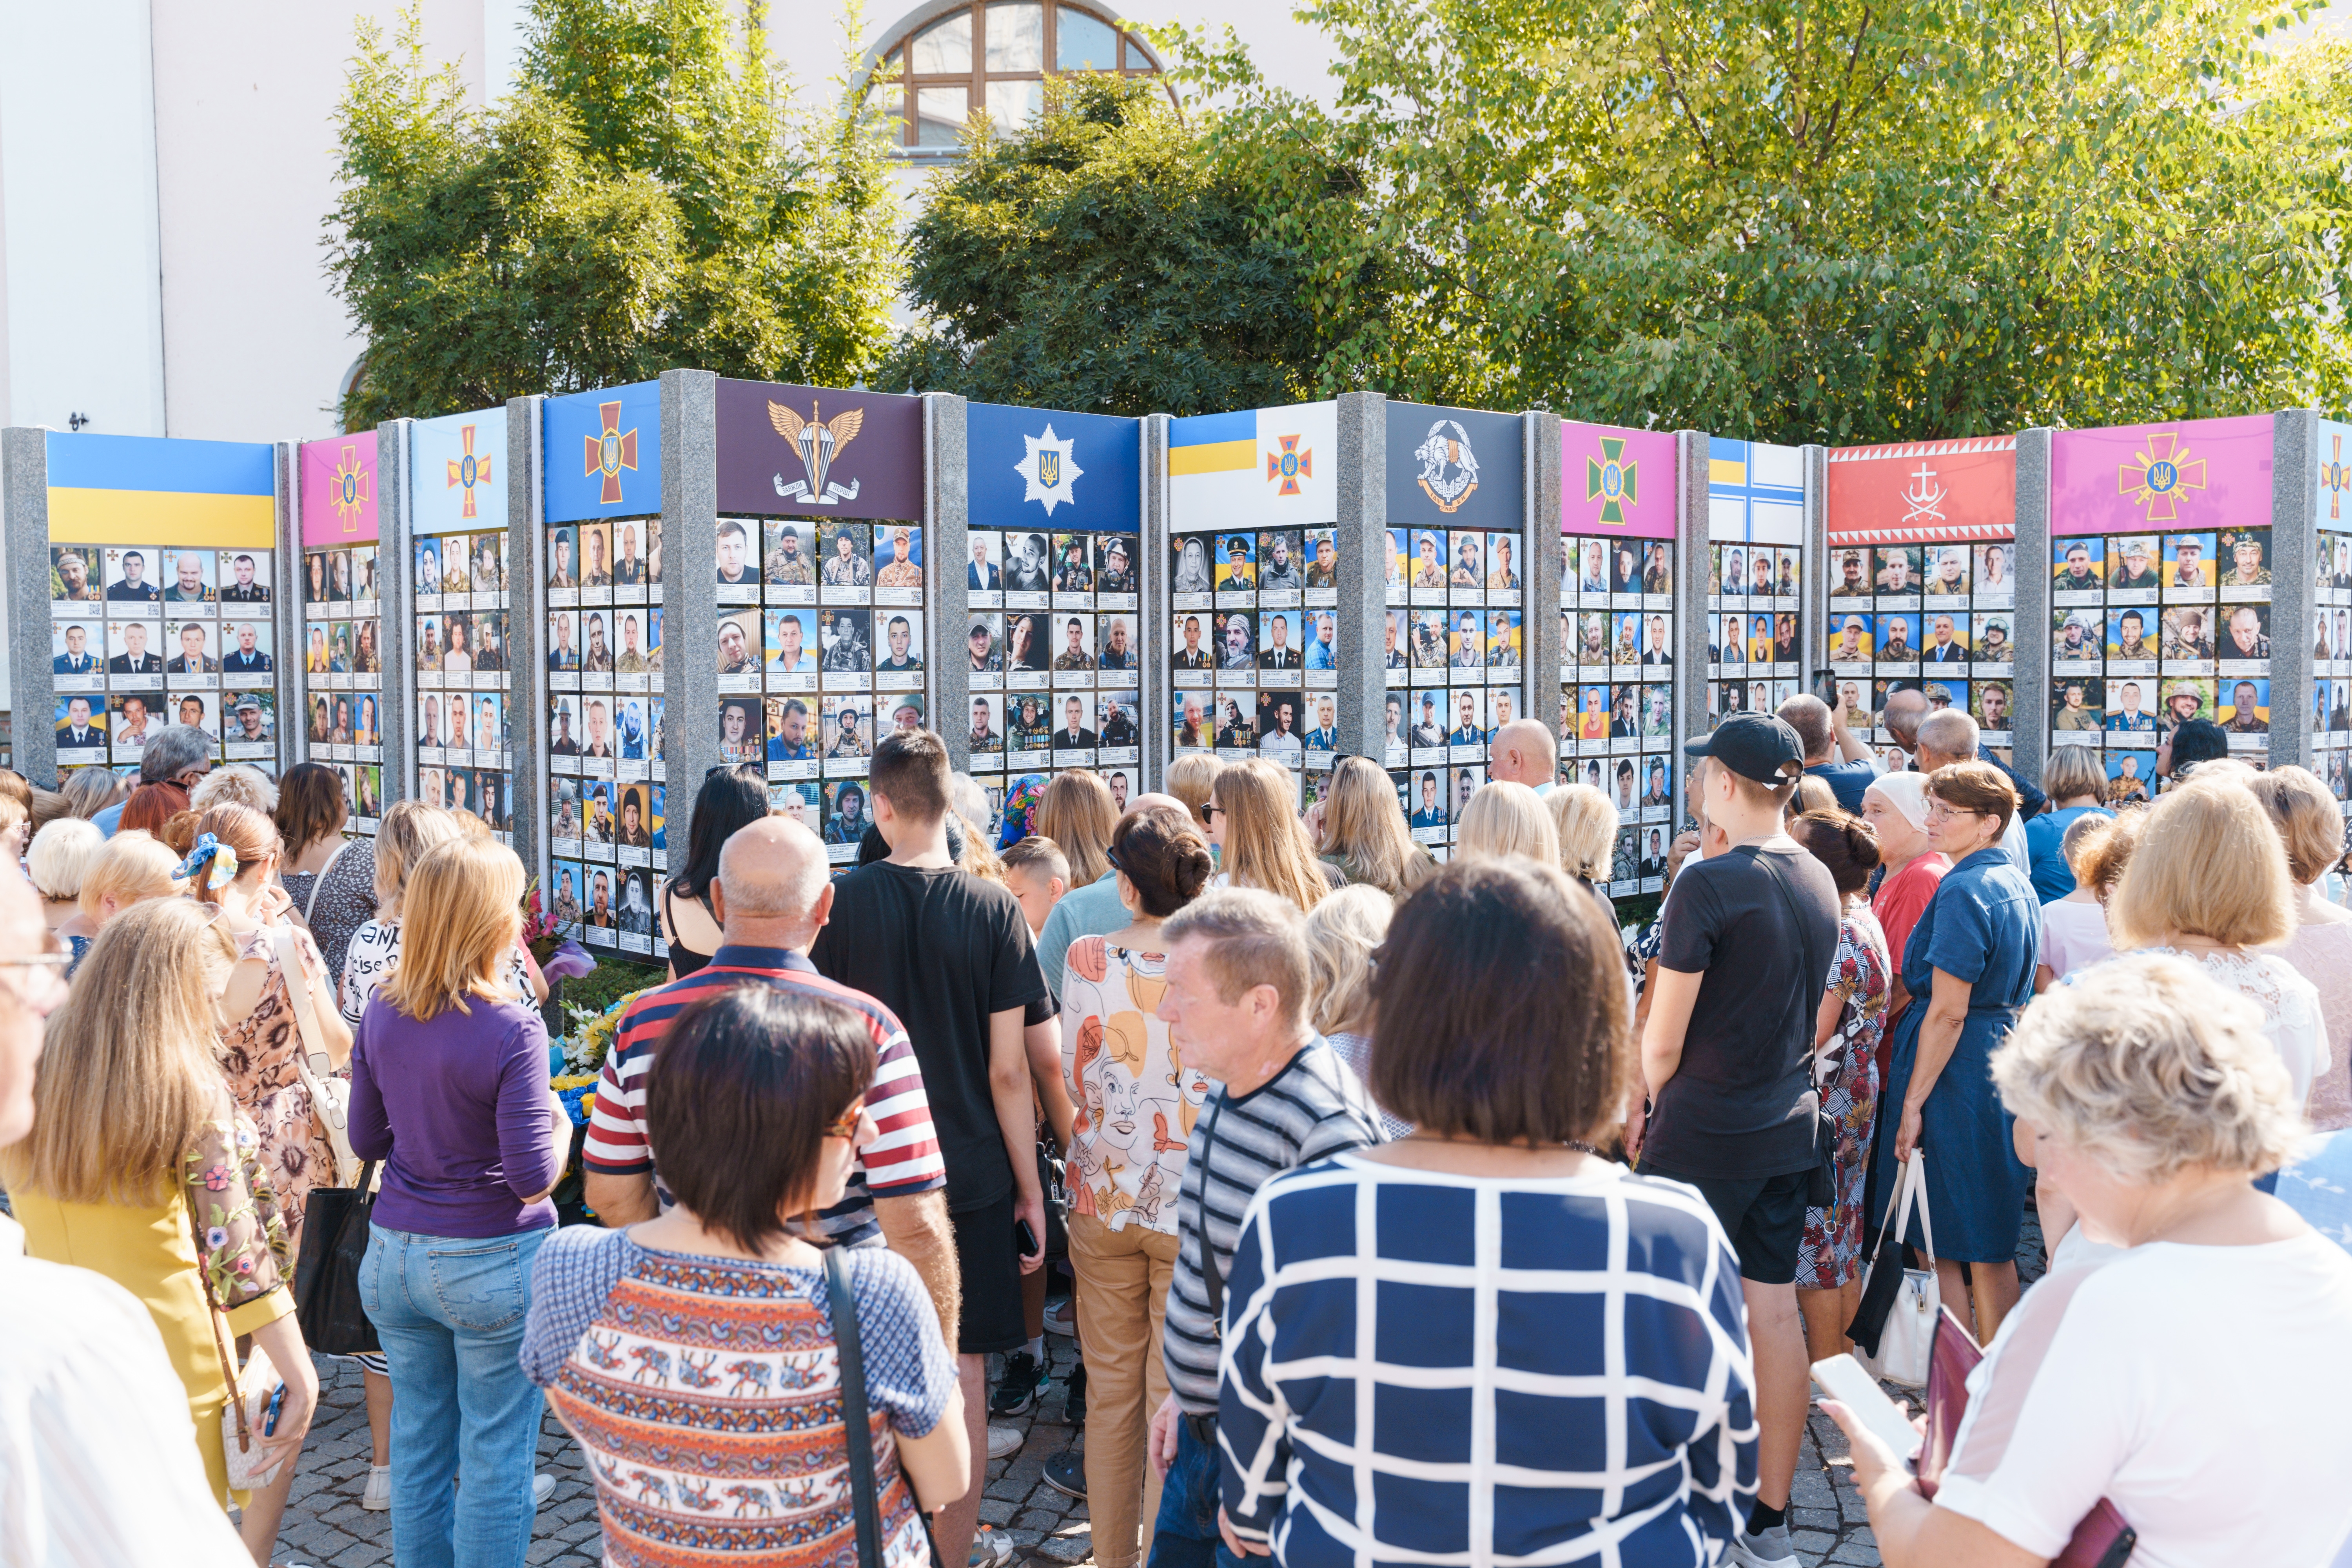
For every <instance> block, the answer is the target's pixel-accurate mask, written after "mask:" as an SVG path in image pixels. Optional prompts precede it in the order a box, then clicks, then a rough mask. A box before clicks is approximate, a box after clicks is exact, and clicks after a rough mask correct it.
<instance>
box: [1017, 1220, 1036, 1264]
mask: <svg viewBox="0 0 2352 1568" xmlns="http://www.w3.org/2000/svg"><path fill="white" fill-rule="evenodd" d="M1013 1246H1014V1247H1016V1248H1017V1249H1018V1250H1019V1251H1020V1254H1021V1256H1022V1257H1024V1258H1034V1257H1036V1256H1037V1254H1038V1252H1039V1251H1040V1250H1041V1249H1040V1248H1039V1247H1038V1246H1037V1233H1036V1232H1035V1231H1034V1230H1031V1229H1030V1228H1029V1222H1028V1221H1027V1220H1025V1219H1016V1220H1014V1221H1013Z"/></svg>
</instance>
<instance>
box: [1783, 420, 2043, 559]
mask: <svg viewBox="0 0 2352 1568" xmlns="http://www.w3.org/2000/svg"><path fill="white" fill-rule="evenodd" d="M1828 526H1829V538H1830V542H1831V543H1832V544H1906V543H1916V542H1923V541H1927V540H1939V541H1940V540H1956V539H2014V538H2016V537H2017V437H2014V436H1980V437H1970V438H1968V439H1966V440H1958V441H1906V442H1902V443H1899V444H1897V445H1895V446H1888V447H1837V448H1835V449H1833V450H1832V452H1831V453H1830V454H1829V519H1828Z"/></svg>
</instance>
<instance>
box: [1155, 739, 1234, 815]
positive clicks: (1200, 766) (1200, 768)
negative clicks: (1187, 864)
mask: <svg viewBox="0 0 2352 1568" xmlns="http://www.w3.org/2000/svg"><path fill="white" fill-rule="evenodd" d="M1224 768H1225V764H1224V763H1221V762H1219V761H1218V760H1217V759H1216V758H1214V757H1213V756H1209V755H1207V754H1206V753H1205V752H1192V753H1190V754H1189V755H1186V756H1181V757H1179V758H1177V759H1176V760H1175V761H1174V762H1172V763H1169V764H1168V772H1167V773H1166V775H1165V778H1166V781H1167V785H1168V793H1169V794H1170V795H1174V796H1175V797H1176V798H1177V799H1178V800H1181V801H1182V802H1183V803H1184V809H1185V810H1187V811H1189V812H1191V813H1192V820H1193V822H1194V823H1195V824H1196V825H1198V826H1199V827H1200V829H1201V831H1202V832H1203V833H1206V832H1208V831H1209V819H1208V817H1207V816H1206V815H1205V814H1204V812H1203V808H1204V807H1205V806H1207V805H1208V804H1209V797H1210V796H1211V795H1214V794H1215V793H1216V789H1217V775H1218V774H1219V773H1223V771H1224Z"/></svg>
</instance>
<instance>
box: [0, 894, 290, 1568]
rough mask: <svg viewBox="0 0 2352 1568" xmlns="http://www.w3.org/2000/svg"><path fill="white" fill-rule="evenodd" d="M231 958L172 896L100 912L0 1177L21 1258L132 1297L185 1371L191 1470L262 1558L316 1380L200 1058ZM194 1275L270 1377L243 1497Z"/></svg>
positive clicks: (211, 1076) (199, 917) (232, 1127)
mask: <svg viewBox="0 0 2352 1568" xmlns="http://www.w3.org/2000/svg"><path fill="white" fill-rule="evenodd" d="M235 966H236V947H235V946H234V944H233V943H232V942H231V941H230V939H229V935H228V932H227V931H226V929H224V928H223V926H222V925H221V924H220V923H219V922H218V921H215V920H213V919H211V918H210V915H209V912H208V911H207V910H205V909H204V908H202V907H201V906H198V905H196V904H194V903H191V902H189V901H187V900H178V899H159V900H150V901H148V902H146V903H142V904H139V905H137V906H135V907H133V908H131V909H130V910H125V911H123V912H122V913H121V914H120V915H118V916H117V917H115V919H114V920H113V921H110V922H109V923H108V925H107V928H106V930H105V931H103V932H101V933H100V936H99V938H98V941H97V942H96V943H95V944H94V945H93V946H92V947H91V949H90V951H89V956H88V957H87V958H86V959H85V960H84V962H83V963H82V966H81V970H80V972H79V973H78V974H77V975H76V976H75V980H74V985H73V992H72V994H71V995H70V996H69V997H68V999H67V1001H66V1004H65V1005H63V1006H62V1007H60V1008H58V1010H57V1012H56V1013H55V1014H53V1015H52V1016H50V1018H49V1023H48V1032H47V1044H46V1046H45V1047H44V1048H43V1051H42V1055H41V1063H40V1070H39V1076H38V1078H37V1079H36V1081H35V1085H34V1090H33V1098H34V1105H35V1111H34V1118H33V1131H32V1132H31V1133H30V1134H29V1135H27V1136H26V1138H25V1140H24V1141H23V1142H19V1143H16V1144H15V1145H14V1146H12V1147H10V1148H9V1149H7V1150H5V1151H0V1179H5V1182H6V1184H7V1188H8V1194H9V1197H10V1199H11V1201H12V1202H13V1203H14V1204H15V1205H16V1218H17V1220H18V1222H19V1223H21V1224H22V1225H23V1226H24V1227H25V1235H26V1247H27V1250H29V1251H30V1252H31V1253H32V1255H33V1256H34V1257H36V1258H44V1259H47V1260H48V1261H50V1262H54V1263H66V1264H72V1265H75V1266H77V1267H79V1268H88V1269H89V1270H91V1271H92V1272H94V1273H98V1274H102V1275H104V1276H106V1278H108V1279H111V1280H113V1281H114V1282H115V1283H117V1284H119V1285H121V1286H122V1287H123V1288H124V1289H127V1290H129V1291H130V1292H131V1294H132V1295H134V1296H136V1297H138V1298H139V1300H142V1301H143V1302H144V1303H146V1306H147V1310H148V1311H149V1312H150V1313H151V1314H152V1316H153V1318H154V1320H155V1327H156V1328H157V1329H158V1330H159V1331H161V1332H162V1334H163V1347H164V1350H165V1352H167V1354H168V1355H169V1357H170V1359H171V1362H172V1364H173V1366H174V1367H175V1368H177V1369H178V1371H179V1373H180V1378H181V1381H182V1382H183V1383H184V1384H186V1387H187V1391H188V1413H189V1415H190V1416H191V1417H192V1419H193V1421H194V1428H195V1430H194V1440H195V1444H196V1448H197V1451H198V1452H199V1453H200V1454H201V1455H202V1456H203V1458H204V1461H205V1475H206V1477H207V1479H209V1480H210V1482H211V1484H212V1488H213V1490H214V1491H215V1493H217V1494H220V1495H221V1496H223V1497H224V1498H225V1499H227V1500H232V1501H234V1502H236V1504H237V1505H238V1506H239V1507H241V1508H243V1509H244V1510H245V1515H244V1529H243V1534H244V1537H245V1543H246V1546H247V1549H248V1550H249V1551H251V1552H253V1555H254V1560H255V1561H256V1562H257V1563H264V1564H266V1563H268V1561H269V1554H270V1551H271V1549H272V1547H273V1546H274V1545H275V1543H276V1540H277V1535H278V1518H279V1516H280V1515H281V1514H282V1513H283V1511H284V1510H285V1506H286V1493H287V1489H288V1488H289V1486H291V1485H292V1483H293V1479H294V1469H295V1463H296V1461H297V1459H298V1458H299V1455H300V1452H301V1447H302V1439H303V1436H304V1435H305V1434H306V1433H307V1432H308V1431H309V1429H310V1415H311V1412H312V1410H313V1408H314V1407H315V1406H316V1405H317V1403H318V1394H319V1384H318V1377H317V1374H316V1373H314V1372H313V1371H312V1369H311V1366H310V1352H308V1351H307V1350H306V1349H305V1348H304V1346H303V1343H302V1333H301V1330H300V1329H299V1326H297V1324H296V1322H295V1321H294V1300H293V1294H292V1291H291V1290H290V1289H289V1283H290V1275H291V1271H292V1265H291V1262H290V1261H289V1254H288V1251H287V1247H286V1227H285V1225H284V1222H283V1220H282V1219H281V1218H280V1216H279V1215H278V1200H277V1196H276V1194H275V1192H274V1190H273V1189H272V1187H271V1185H270V1183H269V1178H268V1173H267V1172H266V1170H265V1169H264V1167H263V1164H262V1161H261V1144H260V1140H259V1138H258V1136H257V1134H256V1132H255V1131H254V1128H253V1124H252V1122H251V1121H248V1120H247V1118H246V1117H245V1116H244V1115H243V1114H242V1113H241V1112H239V1111H238V1110H236V1106H235V1105H234V1104H233V1103H232V1102H231V1100H230V1099H229V1092H228V1086H227V1084H226V1081H225V1080H224V1079H223V1078H222V1076H221V1070H220V1068H219V1066H218V1064H217V1063H216V1062H215V1059H214V1057H213V1042H214V1040H215V1037H216V1032H217V1028H218V1024H217V1016H218V1012H217V1009H218V1001H219V997H220V994H221V992H222V990H223V988H224V987H226V984H228V977H229V973H230V971H231V970H232V969H233V968H234V967H235ZM199 1270H202V1272H201V1273H199ZM207 1280H209V1283H210V1286H211V1297H212V1299H213V1300H215V1301H217V1302H218V1303H219V1305H220V1307H221V1309H222V1310H223V1312H224V1313H225V1314H226V1321H225V1322H224V1323H223V1324H222V1325H221V1327H220V1328H219V1332H220V1333H222V1334H225V1335H227V1336H230V1337H232V1338H234V1336H237V1335H245V1334H249V1335H251V1336H252V1338H253V1342H254V1344H255V1346H256V1347H257V1348H258V1349H260V1350H264V1351H267V1352H268V1354H269V1359H270V1361H271V1362H272V1363H274V1364H275V1365H276V1366H277V1368H278V1373H279V1375H280V1376H282V1377H283V1378H284V1379H285V1382H286V1399H285V1404H284V1405H283V1407H282V1408H281V1410H280V1411H279V1413H278V1426H277V1431H276V1434H275V1436H270V1437H268V1438H264V1437H262V1436H261V1434H260V1433H259V1432H258V1431H256V1432H255V1433H254V1439H255V1441H257V1442H258V1443H260V1444H261V1445H262V1447H263V1448H264V1449H265V1450H266V1453H267V1456H268V1458H279V1459H281V1460H282V1463H280V1464H279V1466H278V1474H277V1476H276V1477H275V1478H273V1479H272V1480H271V1482H270V1484H269V1485H268V1487H266V1488H264V1489H260V1490H258V1491H256V1492H254V1493H251V1494H249V1495H248V1494H246V1493H236V1494H231V1493H229V1491H228V1473H227V1461H226V1456H225V1454H224V1452H223V1449H222V1446H221V1432H222V1424H223V1418H224V1413H225V1412H226V1408H227V1403H228V1387H227V1384H226V1379H225V1378H224V1377H223V1375H222V1371H221V1357H220V1352H219V1349H218V1347H217V1342H216V1341H215V1321H214V1314H213V1311H212V1309H211V1307H210V1305H209V1304H208V1303H207V1300H206V1290H205V1285H206V1282H207ZM231 1430H232V1431H233V1430H234V1428H233V1427H232V1428H231ZM231 1440H232V1441H233V1440H234V1438H232V1439H231Z"/></svg>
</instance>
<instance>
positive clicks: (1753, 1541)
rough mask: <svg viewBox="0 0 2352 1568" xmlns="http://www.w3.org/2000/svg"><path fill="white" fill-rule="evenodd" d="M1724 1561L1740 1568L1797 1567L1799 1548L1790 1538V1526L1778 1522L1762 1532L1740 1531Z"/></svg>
mask: <svg viewBox="0 0 2352 1568" xmlns="http://www.w3.org/2000/svg"><path fill="white" fill-rule="evenodd" d="M1724 1561H1725V1562H1726V1563H1737V1564H1738V1568H1797V1548H1796V1546H1795V1545H1794V1544H1793V1543H1792V1542H1790V1540H1789V1527H1788V1526H1787V1525H1785V1524H1776V1525H1774V1526H1773V1527H1772V1528H1771V1529H1769V1530H1767V1531H1760V1532H1758V1531H1740V1533H1739V1539H1738V1540H1737V1541H1735V1542H1732V1543H1731V1551H1730V1552H1729V1554H1728V1555H1727V1556H1726V1557H1725V1558H1724Z"/></svg>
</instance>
